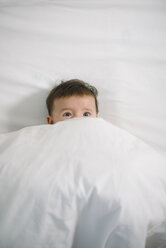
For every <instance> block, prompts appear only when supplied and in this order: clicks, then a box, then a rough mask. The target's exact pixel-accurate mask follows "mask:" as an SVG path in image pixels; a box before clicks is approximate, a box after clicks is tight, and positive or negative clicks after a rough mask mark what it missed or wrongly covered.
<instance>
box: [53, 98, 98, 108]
mask: <svg viewBox="0 0 166 248" xmlns="http://www.w3.org/2000/svg"><path fill="white" fill-rule="evenodd" d="M53 107H54V109H55V110H57V109H58V110H60V109H62V108H75V109H77V108H89V109H94V108H95V98H94V97H93V96H92V95H83V96H78V95H74V96H67V97H61V98H58V99H56V100H54V106H53Z"/></svg>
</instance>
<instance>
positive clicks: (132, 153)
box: [0, 118, 166, 248]
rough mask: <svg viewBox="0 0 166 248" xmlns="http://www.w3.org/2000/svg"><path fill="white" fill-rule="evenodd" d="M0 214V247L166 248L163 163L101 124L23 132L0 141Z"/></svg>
mask: <svg viewBox="0 0 166 248" xmlns="http://www.w3.org/2000/svg"><path fill="white" fill-rule="evenodd" d="M0 208H1V209H0V247H1V248H30V247H31V248H39V247H40V248H70V247H72V248H106V247H110V248H115V247H116V248H143V247H145V244H146V243H147V244H146V247H148V248H152V247H166V239H165V236H166V164H165V161H164V159H163V158H162V157H161V155H159V154H157V153H156V152H155V151H154V150H153V149H152V148H150V147H149V146H147V145H146V144H144V143H143V142H142V141H140V140H139V139H137V138H135V137H134V136H131V135H130V134H128V133H127V132H126V131H123V130H121V129H120V128H117V127H115V126H114V125H112V124H110V123H108V122H106V121H104V120H103V119H101V118H96V119H93V118H81V119H72V120H66V121H63V122H59V123H57V124H55V125H41V126H33V127H27V128H24V129H21V130H20V131H16V132H12V133H7V134H1V135H0ZM164 239H165V241H164Z"/></svg>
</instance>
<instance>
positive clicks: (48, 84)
mask: <svg viewBox="0 0 166 248" xmlns="http://www.w3.org/2000/svg"><path fill="white" fill-rule="evenodd" d="M165 13H166V2H165V1H164V0H163V1H162V0H160V1H159V0H148V1H144V0H133V1H131V0H102V1H100V0H78V1H77V0H76V1H75V0H28V1H27V0H26V1H25V0H0V34H1V35H0V108H1V113H0V132H8V131H12V130H18V129H19V128H22V127H25V126H30V125H40V124H44V123H46V119H45V116H46V114H47V112H46V108H45V98H46V96H47V94H48V92H49V90H50V89H51V88H52V87H53V86H54V85H55V84H59V83H60V81H61V80H67V79H71V78H80V79H82V80H85V81H87V82H89V83H91V84H93V85H95V86H96V87H97V88H98V89H99V103H100V105H99V109H100V116H101V117H102V118H104V119H106V120H108V121H110V122H112V123H113V124H116V125H118V126H120V127H123V128H125V129H127V130H128V131H129V132H130V133H133V134H134V135H136V136H138V137H140V138H141V139H143V140H145V141H146V142H148V143H149V144H151V145H152V146H153V147H155V148H156V149H158V150H160V151H163V152H165V153H166V143H165V141H166V125H165V123H166V107H165V106H166V84H165V81H166V66H165V65H166V45H165V44H166V27H165V23H166V14H165Z"/></svg>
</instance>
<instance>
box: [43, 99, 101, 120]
mask: <svg viewBox="0 0 166 248" xmlns="http://www.w3.org/2000/svg"><path fill="white" fill-rule="evenodd" d="M81 117H93V118H96V117H98V115H97V113H96V105H95V99H94V97H93V96H91V95H83V96H78V95H73V96H69V97H61V98H58V99H56V100H55V101H54V105H53V111H52V115H51V116H50V115H49V116H47V123H48V124H55V123H56V122H58V121H64V120H66V119H71V118H81Z"/></svg>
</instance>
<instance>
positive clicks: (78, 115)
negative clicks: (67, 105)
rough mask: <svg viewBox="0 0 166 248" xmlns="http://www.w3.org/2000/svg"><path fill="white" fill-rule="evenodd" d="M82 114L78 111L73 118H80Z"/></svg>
mask: <svg viewBox="0 0 166 248" xmlns="http://www.w3.org/2000/svg"><path fill="white" fill-rule="evenodd" d="M80 117H82V115H81V114H80V113H75V115H74V118H80Z"/></svg>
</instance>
